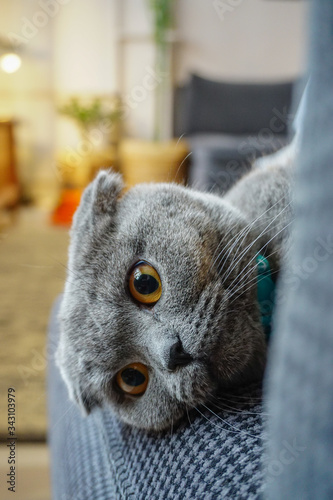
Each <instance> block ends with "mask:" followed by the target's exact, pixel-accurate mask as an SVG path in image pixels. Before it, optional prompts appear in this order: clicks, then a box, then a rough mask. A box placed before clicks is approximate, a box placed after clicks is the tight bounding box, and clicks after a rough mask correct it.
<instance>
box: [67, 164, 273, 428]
mask: <svg viewBox="0 0 333 500" xmlns="http://www.w3.org/2000/svg"><path fill="white" fill-rule="evenodd" d="M121 190H122V183H121V179H120V177H119V176H118V175H116V174H110V173H107V172H101V173H100V174H99V175H98V177H97V178H96V180H95V181H94V182H93V183H92V184H91V185H90V186H89V187H88V188H87V189H86V191H85V193H84V195H83V199H82V201H81V204H80V207H79V209H78V211H77V213H76V215H75V218H74V223H73V227H72V231H71V245H70V252H69V272H68V276H67V282H66V287H65V293H64V299H63V302H62V307H61V313H60V321H61V339H60V343H59V348H58V351H57V362H58V365H59V367H60V369H61V373H62V375H63V377H64V379H65V381H66V383H67V386H68V388H69V391H70V395H71V397H72V398H73V399H75V400H76V401H77V402H78V403H79V404H80V405H81V407H82V408H83V409H84V410H85V411H86V412H89V411H90V410H91V409H92V408H93V407H94V406H95V405H109V406H110V407H111V409H112V411H113V412H115V413H116V414H117V415H118V416H119V417H120V418H121V419H122V420H123V421H125V422H127V423H129V424H131V425H134V426H137V427H141V428H147V429H162V428H165V427H167V426H169V425H171V424H172V423H173V422H175V421H176V420H178V419H179V417H181V416H182V415H183V414H184V412H185V411H186V410H187V409H189V408H192V407H194V406H196V405H198V404H200V403H202V402H205V401H207V400H208V399H209V397H210V396H211V395H213V394H214V393H216V391H217V390H218V389H219V387H220V386H221V385H222V386H229V385H230V384H233V383H237V382H239V381H244V380H248V379H249V378H250V377H254V376H256V375H258V373H259V372H261V371H262V368H263V363H264V357H265V356H264V352H265V341H264V335H263V332H262V328H261V325H260V319H259V311H258V307H257V305H256V298H255V297H256V290H255V287H249V290H247V291H246V292H245V293H244V288H243V289H242V290H241V291H239V294H238V295H239V296H238V295H237V293H236V294H235V293H234V292H235V279H236V278H237V275H238V273H239V272H240V270H241V269H242V267H244V266H245V265H246V264H247V263H248V262H249V261H250V259H251V258H252V257H253V255H254V254H255V249H254V248H252V247H251V245H250V247H251V248H250V249H249V250H248V251H247V252H245V254H244V252H243V254H244V255H242V252H241V250H243V249H246V247H247V246H249V244H250V242H251V241H252V235H251V234H250V233H249V232H248V231H247V232H246V231H245V232H244V231H243V234H242V233H240V232H241V231H242V230H243V229H244V227H245V226H246V224H245V222H244V220H243V219H242V217H241V215H240V214H239V213H238V212H237V211H236V210H235V209H232V207H230V206H228V205H227V204H226V203H225V202H223V201H222V200H221V199H220V198H218V197H215V196H213V195H209V194H200V193H197V192H195V191H193V190H190V189H187V188H183V187H180V186H177V185H173V184H159V185H158V184H155V185H153V184H152V185H140V186H137V187H135V188H133V189H131V190H130V191H128V192H127V193H126V194H125V195H124V196H122V197H121V198H119V195H120V192H121ZM239 234H242V237H241V238H240V237H239V236H238V240H239V241H238V244H237V246H235V248H234V249H232V244H231V242H232V240H233V241H234V242H235V243H236V237H237V235H239ZM223 249H224V251H223V252H222V257H225V260H224V261H223V267H224V270H223V271H222V270H221V258H222V257H220V252H221V251H222V250H223ZM252 267H253V266H251V268H252ZM251 268H250V267H248V268H247V269H248V270H249V269H251ZM255 272H256V271H255V270H253V272H250V273H249V275H248V279H251V277H252V276H255V274H254V273H255ZM231 290H232V293H231ZM231 295H232V297H231Z"/></svg>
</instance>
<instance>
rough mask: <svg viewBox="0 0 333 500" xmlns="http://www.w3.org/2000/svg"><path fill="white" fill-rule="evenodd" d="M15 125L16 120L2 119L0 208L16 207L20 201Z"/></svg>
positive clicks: (0, 128) (0, 131)
mask: <svg viewBox="0 0 333 500" xmlns="http://www.w3.org/2000/svg"><path fill="white" fill-rule="evenodd" d="M14 127H15V121H14V120H1V119H0V209H3V208H14V207H16V206H17V204H18V201H19V194H20V189H19V183H18V178H17V171H16V155H15V139H14Z"/></svg>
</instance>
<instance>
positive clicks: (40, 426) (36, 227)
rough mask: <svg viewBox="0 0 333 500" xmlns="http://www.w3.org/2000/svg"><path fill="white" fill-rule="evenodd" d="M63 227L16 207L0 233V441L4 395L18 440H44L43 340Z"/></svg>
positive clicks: (58, 286)
mask: <svg viewBox="0 0 333 500" xmlns="http://www.w3.org/2000/svg"><path fill="white" fill-rule="evenodd" d="M67 247H68V229H66V228H62V227H57V226H52V225H50V223H49V216H48V214H46V213H43V212H42V211H40V210H38V209H36V208H22V209H21V210H20V212H19V213H18V216H17V220H16V221H15V223H14V224H13V225H11V226H10V227H8V228H6V229H5V230H4V229H3V230H2V231H1V233H0V275H1V280H0V293H1V306H2V307H1V310H0V339H1V349H0V375H1V376H0V392H1V400H2V404H1V405H0V439H1V440H4V439H6V438H7V436H8V433H7V426H8V425H7V421H8V419H7V393H8V388H10V387H14V388H15V394H16V432H17V436H18V439H20V440H22V441H34V440H43V439H45V436H46V429H47V416H46V382H45V373H46V368H47V366H46V340H47V329H48V321H49V316H50V311H51V308H52V304H53V302H54V300H55V298H56V297H57V296H58V294H59V293H60V292H61V291H62V289H63V286H64V279H65V274H66V261H67Z"/></svg>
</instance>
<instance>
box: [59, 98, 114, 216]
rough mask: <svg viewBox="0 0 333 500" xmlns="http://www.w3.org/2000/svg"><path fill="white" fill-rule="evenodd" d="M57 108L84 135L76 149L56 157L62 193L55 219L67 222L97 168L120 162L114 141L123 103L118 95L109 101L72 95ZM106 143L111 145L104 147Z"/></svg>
mask: <svg viewBox="0 0 333 500" xmlns="http://www.w3.org/2000/svg"><path fill="white" fill-rule="evenodd" d="M110 104H111V105H110ZM58 111H59V112H60V113H61V114H63V115H65V116H67V117H68V118H71V119H72V120H74V122H75V123H76V125H77V126H78V128H79V131H80V136H81V141H80V142H79V143H78V144H77V147H76V149H73V150H66V151H64V152H61V153H59V155H58V157H57V169H58V171H59V172H60V178H61V192H60V198H59V202H58V205H57V207H56V209H55V210H54V212H53V214H52V222H53V223H54V224H65V225H67V224H70V223H71V220H72V216H73V214H74V212H75V210H76V208H77V206H78V204H79V202H80V198H81V194H82V190H83V188H84V187H85V186H86V185H87V184H88V183H89V182H90V181H91V180H92V179H93V177H94V176H95V174H96V172H97V170H99V169H100V168H101V167H107V166H112V167H113V168H114V167H115V166H116V165H117V150H116V144H115V143H116V141H117V135H118V132H119V131H118V128H117V127H115V126H114V125H116V124H117V123H118V121H119V117H120V106H119V99H118V98H116V99H113V102H112V103H108V102H106V101H104V102H103V101H102V99H101V98H98V97H96V98H94V99H92V100H90V101H82V100H80V99H79V98H77V97H72V98H71V99H70V100H69V102H67V103H66V104H64V105H62V106H60V107H59V108H58ZM105 139H106V140H105ZM103 143H104V144H105V143H108V145H107V146H103V147H102V148H101V145H103Z"/></svg>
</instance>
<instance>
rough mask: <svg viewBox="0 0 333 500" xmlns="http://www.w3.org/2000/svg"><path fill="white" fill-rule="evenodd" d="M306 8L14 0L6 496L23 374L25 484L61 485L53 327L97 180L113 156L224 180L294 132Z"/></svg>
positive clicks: (210, 185)
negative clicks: (51, 406)
mask: <svg viewBox="0 0 333 500" xmlns="http://www.w3.org/2000/svg"><path fill="white" fill-rule="evenodd" d="M306 10H307V4H306V2H305V1H302V0H299V1H293V2H292V1H286V0H284V1H283V0H281V1H279V0H237V1H235V0H209V1H208V0H177V1H173V2H172V1H170V0H150V1H149V0H2V2H1V5H0V267H1V282H0V287H1V299H2V300H1V302H2V307H1V315H0V325H1V347H2V348H1V350H0V370H1V382H0V384H1V401H2V404H1V406H0V438H1V446H0V473H1V488H4V489H3V492H2V490H1V495H0V496H1V498H7V497H6V495H7V494H8V491H7V488H6V486H5V475H6V473H7V472H8V470H7V469H8V463H7V458H8V451H7V449H6V440H7V437H8V431H7V422H8V419H7V391H8V388H9V387H14V388H15V391H16V424H17V428H16V434H17V437H18V445H17V449H18V477H19V480H18V481H19V482H18V493H17V495H18V496H17V497H16V498H19V499H25V500H28V499H30V498H31V499H34V500H38V499H43V500H46V499H48V498H50V489H49V479H48V477H49V476H48V467H49V465H48V452H47V445H46V443H45V440H46V431H47V410H46V398H47V390H46V370H47V363H46V359H47V327H48V321H49V316H50V311H51V308H52V304H53V303H54V300H55V299H56V297H57V296H58V294H59V293H61V290H62V288H63V285H64V278H65V273H66V260H67V246H68V228H69V226H70V222H71V219H72V215H73V213H74V211H75V209H76V207H77V205H78V203H79V200H80V196H81V193H82V190H83V189H84V187H85V186H86V185H87V184H88V183H89V182H90V181H91V180H92V179H93V178H94V176H95V175H96V173H97V171H98V170H99V169H100V168H105V167H107V168H109V167H112V168H113V169H115V170H117V171H120V172H121V173H122V174H123V176H124V179H125V181H126V185H127V187H130V186H132V185H134V184H136V183H137V182H145V181H176V182H182V183H187V184H188V185H191V186H195V187H196V188H198V189H202V190H212V191H216V192H220V193H223V192H224V191H226V190H227V189H228V188H229V187H230V185H232V183H233V182H235V180H237V178H238V177H239V176H240V175H242V174H243V173H244V172H245V171H246V170H248V169H249V168H250V164H251V162H252V161H253V159H254V158H256V157H259V156H262V155H264V154H267V153H269V152H271V151H275V150H277V149H278V148H280V147H282V146H283V145H284V144H286V143H287V142H288V141H289V140H290V132H291V127H290V125H291V122H292V118H293V109H294V106H295V104H292V99H293V96H294V103H295V102H296V101H297V89H298V88H299V82H301V81H302V76H303V75H304V72H305V69H306V68H305V53H306V48H307V46H306ZM295 89H296V90H295ZM295 96H296V97H295Z"/></svg>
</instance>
